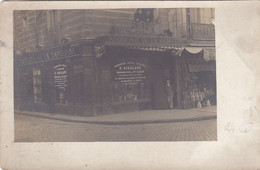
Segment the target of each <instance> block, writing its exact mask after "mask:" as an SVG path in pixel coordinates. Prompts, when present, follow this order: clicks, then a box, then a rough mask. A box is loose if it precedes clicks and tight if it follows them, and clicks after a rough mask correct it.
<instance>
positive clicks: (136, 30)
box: [37, 22, 215, 47]
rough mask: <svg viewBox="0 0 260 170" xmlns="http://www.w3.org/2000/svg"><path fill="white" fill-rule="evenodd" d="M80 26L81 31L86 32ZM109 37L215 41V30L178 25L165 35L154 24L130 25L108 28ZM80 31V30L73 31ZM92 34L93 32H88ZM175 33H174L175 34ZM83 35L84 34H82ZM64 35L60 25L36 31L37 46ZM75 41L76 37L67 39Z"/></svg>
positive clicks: (202, 25) (197, 25) (208, 25)
mask: <svg viewBox="0 0 260 170" xmlns="http://www.w3.org/2000/svg"><path fill="white" fill-rule="evenodd" d="M85 27H87V26H84V25H83V26H82V27H81V28H82V30H81V31H86V30H84V28H85ZM110 29H111V30H110V31H107V32H110V34H111V35H120V36H129V37H149V38H158V37H161V38H165V39H176V40H182V41H185V40H188V39H192V40H214V39H215V28H214V25H212V24H190V25H186V24H179V25H177V27H174V28H172V29H173V31H172V32H168V34H167V33H165V32H164V31H163V30H161V29H159V30H158V29H156V24H155V23H152V22H151V23H138V24H134V23H130V24H125V25H123V26H122V25H114V26H112V25H111V27H110ZM75 31H80V30H75ZM88 31H92V32H94V31H95V30H88ZM175 31H176V32H175ZM82 34H84V33H82ZM169 34H171V35H169ZM65 35H66V34H65V33H64V30H63V27H62V26H61V25H58V26H55V27H51V28H48V29H45V30H41V31H38V34H37V36H38V45H41V46H45V47H46V46H52V45H58V44H59V43H60V41H61V39H62V38H64V36H65ZM69 38H72V39H77V37H69Z"/></svg>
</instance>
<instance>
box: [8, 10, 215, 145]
mask: <svg viewBox="0 0 260 170" xmlns="http://www.w3.org/2000/svg"><path fill="white" fill-rule="evenodd" d="M13 21H14V23H13V25H14V27H13V38H14V39H13V45H14V49H13V50H14V60H13V62H14V110H15V111H14V137H15V142H98V141H104V142H110V141H111V142H120V141H122V142H135V141H141V142H146V141H217V100H216V98H217V97H216V96H217V85H216V52H215V51H216V49H215V26H214V21H215V10H214V9H213V8H126V9H81V10H79V9H74V10H55V9H53V10H15V11H14V12H13Z"/></svg>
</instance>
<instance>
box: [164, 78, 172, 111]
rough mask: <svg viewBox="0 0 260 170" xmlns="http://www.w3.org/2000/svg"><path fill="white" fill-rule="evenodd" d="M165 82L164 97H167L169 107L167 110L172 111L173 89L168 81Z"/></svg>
mask: <svg viewBox="0 0 260 170" xmlns="http://www.w3.org/2000/svg"><path fill="white" fill-rule="evenodd" d="M166 82H167V83H166V87H165V90H166V95H167V100H168V106H169V109H173V89H172V86H171V84H170V80H167V81H166Z"/></svg>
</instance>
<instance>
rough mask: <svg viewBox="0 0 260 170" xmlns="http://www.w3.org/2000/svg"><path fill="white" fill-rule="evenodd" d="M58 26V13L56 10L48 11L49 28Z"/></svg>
mask: <svg viewBox="0 0 260 170" xmlns="http://www.w3.org/2000/svg"><path fill="white" fill-rule="evenodd" d="M57 25H58V17H57V11H56V10H51V11H48V26H49V28H51V27H56V26H57Z"/></svg>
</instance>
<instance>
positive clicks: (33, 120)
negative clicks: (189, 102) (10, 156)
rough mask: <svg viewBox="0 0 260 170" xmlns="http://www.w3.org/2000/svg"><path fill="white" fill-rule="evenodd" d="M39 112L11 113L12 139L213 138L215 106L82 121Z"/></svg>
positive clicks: (137, 139) (107, 116)
mask: <svg viewBox="0 0 260 170" xmlns="http://www.w3.org/2000/svg"><path fill="white" fill-rule="evenodd" d="M41 114H43V115H41V116H39V113H34V115H32V114H26V113H16V114H15V141H16V142H93V141H111V142H113V141H125V142H127V141H215V140H217V121H216V107H214V106H212V107H209V108H200V109H189V110H164V111H142V112H132V113H120V114H113V115H105V116H97V117H85V118H84V119H83V121H77V120H78V119H76V118H75V116H71V117H73V118H74V119H68V118H67V117H68V116H67V117H66V116H65V117H63V119H65V118H66V119H65V120H62V119H59V116H57V115H56V116H55V117H54V118H51V117H47V116H46V117H44V113H41ZM137 114H139V117H138V116H137ZM45 115H46V113H45ZM214 115H215V117H214ZM69 120H71V121H69ZM79 120H80V118H79ZM81 120H82V119H81ZM156 120H157V121H156ZM158 120H159V121H158ZM167 120H171V121H167ZM84 121H89V123H86V122H84ZM111 122H112V123H111ZM115 122H121V123H119V124H117V123H115ZM125 122H128V123H125ZM129 122H130V123H129ZM134 122H136V123H134Z"/></svg>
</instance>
